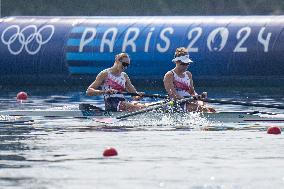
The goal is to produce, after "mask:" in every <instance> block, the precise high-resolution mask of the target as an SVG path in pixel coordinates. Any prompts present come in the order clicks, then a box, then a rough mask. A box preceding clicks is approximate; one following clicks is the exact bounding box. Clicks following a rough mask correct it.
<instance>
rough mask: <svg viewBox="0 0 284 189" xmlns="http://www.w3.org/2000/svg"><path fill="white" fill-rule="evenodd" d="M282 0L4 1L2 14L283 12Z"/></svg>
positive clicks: (234, 13)
mask: <svg viewBox="0 0 284 189" xmlns="http://www.w3.org/2000/svg"><path fill="white" fill-rule="evenodd" d="M283 12H284V1H282V0H215V1H214V0H2V16H16V15H26V16H31V15H35V16H39V15H41V16H143V15H145V16H148V15H153V16H155V15H163V16H166V15H171V16H174V15H267V14H283Z"/></svg>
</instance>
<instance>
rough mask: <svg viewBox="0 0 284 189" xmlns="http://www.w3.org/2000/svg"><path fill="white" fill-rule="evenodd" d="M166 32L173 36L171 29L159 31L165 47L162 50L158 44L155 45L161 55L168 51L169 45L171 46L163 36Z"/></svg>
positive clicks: (168, 40)
mask: <svg viewBox="0 0 284 189" xmlns="http://www.w3.org/2000/svg"><path fill="white" fill-rule="evenodd" d="M166 32H169V33H170V34H173V33H174V29H173V28H172V27H167V28H165V29H163V30H162V31H161V33H160V38H161V39H162V40H163V41H164V42H165V43H166V45H165V47H164V48H163V47H161V45H160V44H157V50H158V51H159V52H161V53H164V52H166V51H167V50H168V49H169V47H170V45H171V41H170V39H169V38H167V36H165V33H166Z"/></svg>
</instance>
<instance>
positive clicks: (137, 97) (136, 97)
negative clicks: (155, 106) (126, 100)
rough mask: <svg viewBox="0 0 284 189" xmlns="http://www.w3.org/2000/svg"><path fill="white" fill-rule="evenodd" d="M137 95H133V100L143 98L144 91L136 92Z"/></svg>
mask: <svg viewBox="0 0 284 189" xmlns="http://www.w3.org/2000/svg"><path fill="white" fill-rule="evenodd" d="M137 94H138V95H139V96H133V100H141V99H142V98H143V95H144V94H145V93H144V92H137Z"/></svg>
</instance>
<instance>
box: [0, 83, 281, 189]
mask: <svg viewBox="0 0 284 189" xmlns="http://www.w3.org/2000/svg"><path fill="white" fill-rule="evenodd" d="M200 90H201V91H202V89H200ZM14 91H15V90H14V89H13V90H4V91H2V92H1V93H0V102H1V110H5V109H19V108H22V109H24V108H32V109H35V108H41V109H46V108H50V107H53V108H58V107H64V108H67V109H68V108H71V109H72V108H75V107H77V105H78V104H79V103H80V102H92V104H96V105H101V104H102V98H95V99H92V98H88V97H85V95H84V94H83V93H82V92H78V90H68V91H67V92H64V91H63V90H47V89H45V90H42V89H41V90H38V89H28V90H27V91H28V92H29V93H30V98H29V101H28V102H26V103H23V104H21V103H19V102H16V100H15V96H16V92H14ZM207 91H208V93H209V95H210V97H212V98H221V97H222V98H225V99H240V100H247V99H249V100H250V101H251V102H260V103H277V104H282V105H283V104H284V96H283V94H284V93H283V89H276V88H263V89H257V88H248V89H240V88H234V89H228V88H226V89H224V88H210V89H207ZM150 92H155V91H149V93H150ZM150 100H151V99H145V101H150ZM213 106H214V107H215V108H216V109H217V110H218V111H230V110H235V111H237V110H243V111H248V110H259V111H268V110H267V109H264V108H253V107H241V106H233V105H226V106H224V105H217V104H214V105H213ZM269 111H270V112H279V113H283V111H282V110H277V109H270V110H269ZM33 119H34V122H31V123H29V122H26V123H19V124H2V125H0V141H1V143H0V150H1V151H0V188H68V189H69V188H121V189H124V188H190V189H239V188H240V189H251V188H257V189H262V188H263V189H266V188H273V189H274V188H283V185H284V163H283V162H284V145H283V144H284V137H283V134H282V135H268V134H266V128H267V127H268V126H271V125H278V126H281V127H283V126H284V125H283V123H261V124H258V123H250V124H247V125H245V126H249V127H251V129H248V130H243V129H242V128H243V127H244V125H243V124H236V123H226V124H222V123H208V122H206V121H205V120H202V119H201V120H198V121H196V122H195V123H194V122H192V121H190V120H188V121H184V120H183V121H182V123H183V125H182V128H180V127H179V126H178V125H180V123H175V122H174V120H171V119H169V118H167V117H159V118H158V119H157V120H155V121H154V120H153V118H151V119H150V118H149V120H150V121H149V120H148V121H147V116H142V117H141V120H134V118H131V119H133V120H128V121H124V122H118V123H115V124H113V125H110V126H109V125H104V124H98V123H95V122H94V121H92V120H90V119H75V118H68V119H62V118H61V119H59V118H39V117H38V118H33ZM206 124H211V126H214V127H217V128H220V129H218V131H205V130H203V129H202V128H203V127H204V126H206ZM226 127H228V128H232V127H233V128H235V129H234V130H230V129H226ZM108 146H112V147H115V148H116V149H117V151H118V156H115V157H112V158H105V157H103V156H102V153H103V150H104V149H105V147H108Z"/></svg>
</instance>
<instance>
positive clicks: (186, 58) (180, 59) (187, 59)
mask: <svg viewBox="0 0 284 189" xmlns="http://www.w3.org/2000/svg"><path fill="white" fill-rule="evenodd" d="M172 61H173V62H177V61H182V62H183V63H187V64H189V63H192V62H193V61H192V60H190V58H189V55H184V56H179V57H175V58H174V59H173V60H172Z"/></svg>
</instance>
